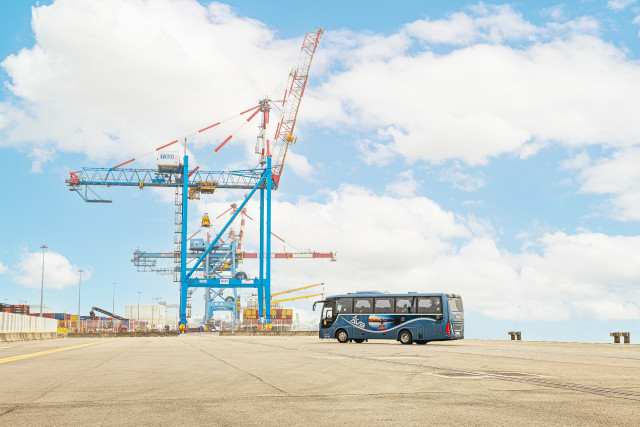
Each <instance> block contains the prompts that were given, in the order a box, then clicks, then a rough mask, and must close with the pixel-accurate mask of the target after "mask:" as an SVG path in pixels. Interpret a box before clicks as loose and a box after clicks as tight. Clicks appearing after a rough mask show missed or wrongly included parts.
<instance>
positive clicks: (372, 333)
mask: <svg viewBox="0 0 640 427" xmlns="http://www.w3.org/2000/svg"><path fill="white" fill-rule="evenodd" d="M320 303H321V304H323V307H322V316H321V318H320V333H319V335H320V338H335V339H337V340H338V341H339V342H341V343H346V342H349V341H354V342H357V343H361V342H364V341H365V340H370V339H393V340H397V341H400V342H401V343H402V344H411V343H414V342H415V343H416V344H426V343H427V342H429V341H441V340H457V339H462V338H464V311H463V309H462V298H461V297H460V295H456V294H423V293H408V294H387V293H382V292H355V293H349V294H346V295H334V296H331V297H328V298H325V299H324V300H322V301H316V302H315V303H314V304H313V310H314V311H315V309H316V304H320Z"/></svg>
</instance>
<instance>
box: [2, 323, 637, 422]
mask: <svg viewBox="0 0 640 427" xmlns="http://www.w3.org/2000/svg"><path fill="white" fill-rule="evenodd" d="M0 380H1V381H2V386H1V387H0V425H18V424H20V425H59V424H63V423H69V422H71V423H74V424H83V425H88V424H92V425H180V426H184V425H215V426H225V425H243V426H246V425H269V426H272V425H274V426H275V425H282V426H288V425H322V426H338V425H339V426H345V425H368V426H371V425H394V426H396V425H397V426H407V425H420V426H424V425H453V424H458V425H492V426H495V425H510V426H511V425H536V426H538V425H572V426H573V425H629V426H636V425H640V346H639V345H636V344H631V345H629V344H627V345H625V344H582V343H549V342H526V341H521V342H517V341H516V342H513V341H478V340H464V341H457V342H446V343H434V342H432V343H429V344H427V345H426V346H418V345H415V344H414V345H410V346H405V345H401V344H399V343H397V342H392V341H375V342H374V341H372V342H367V343H363V344H356V343H348V344H339V343H338V342H337V341H332V340H331V341H330V340H319V339H318V338H315V337H260V336H243V337H239V336H235V337H234V336H223V337H219V336H217V335H216V334H204V333H203V334H188V335H184V336H179V337H148V338H147V337H144V338H143V337H138V338H115V339H104V338H102V339H91V338H77V339H69V338H67V339H54V340H43V341H27V342H17V343H2V344H1V345H0Z"/></svg>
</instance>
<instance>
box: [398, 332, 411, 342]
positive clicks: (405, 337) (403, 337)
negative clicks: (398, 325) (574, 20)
mask: <svg viewBox="0 0 640 427" xmlns="http://www.w3.org/2000/svg"><path fill="white" fill-rule="evenodd" d="M398 340H399V341H400V343H402V344H411V343H412V342H413V338H412V337H411V332H409V331H406V330H405V331H402V332H400V335H398Z"/></svg>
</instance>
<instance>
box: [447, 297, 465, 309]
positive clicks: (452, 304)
mask: <svg viewBox="0 0 640 427" xmlns="http://www.w3.org/2000/svg"><path fill="white" fill-rule="evenodd" d="M449 310H451V311H453V312H462V311H463V310H462V298H449Z"/></svg>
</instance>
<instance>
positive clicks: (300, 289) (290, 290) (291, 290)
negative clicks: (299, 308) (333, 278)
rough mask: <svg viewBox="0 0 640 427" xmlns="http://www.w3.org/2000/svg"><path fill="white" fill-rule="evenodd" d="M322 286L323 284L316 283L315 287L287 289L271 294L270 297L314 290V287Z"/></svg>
mask: <svg viewBox="0 0 640 427" xmlns="http://www.w3.org/2000/svg"><path fill="white" fill-rule="evenodd" d="M322 285H324V283H316V284H315V285H309V286H303V287H301V288H295V289H289V290H288V291H282V292H276V293H274V294H271V296H272V297H275V296H276V295H282V294H288V293H291V292H296V291H302V290H304V289H309V288H315V287H316V286H322Z"/></svg>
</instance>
